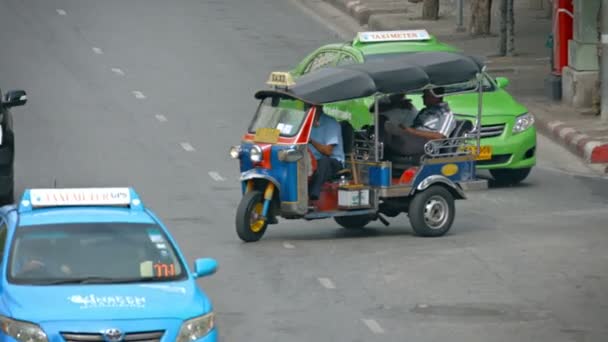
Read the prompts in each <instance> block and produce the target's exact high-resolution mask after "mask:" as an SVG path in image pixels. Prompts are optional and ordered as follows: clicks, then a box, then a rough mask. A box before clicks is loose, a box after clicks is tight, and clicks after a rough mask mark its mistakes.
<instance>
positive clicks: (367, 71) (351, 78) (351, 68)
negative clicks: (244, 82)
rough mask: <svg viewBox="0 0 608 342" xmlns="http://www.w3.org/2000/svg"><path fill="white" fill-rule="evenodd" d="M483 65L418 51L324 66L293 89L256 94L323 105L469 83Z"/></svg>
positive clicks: (458, 55) (460, 57)
mask: <svg viewBox="0 0 608 342" xmlns="http://www.w3.org/2000/svg"><path fill="white" fill-rule="evenodd" d="M483 67H484V65H483V63H482V62H481V61H480V60H479V59H477V58H474V57H471V56H467V55H464V54H461V53H456V52H417V53H411V54H403V55H395V56H387V57H386V58H383V59H380V60H374V61H369V62H366V63H362V64H351V65H345V66H339V67H326V68H322V69H319V70H317V71H314V72H311V73H309V74H306V75H304V76H302V77H300V78H298V79H297V81H296V84H295V85H294V86H293V87H291V88H289V89H286V90H262V91H258V92H257V93H256V94H255V97H256V98H257V99H263V98H265V97H269V96H281V97H286V98H296V99H299V100H301V101H303V102H306V103H308V104H312V105H323V104H327V103H332V102H339V101H345V100H350V99H355V98H362V97H367V96H371V95H373V94H375V93H384V94H389V93H404V92H410V91H414V90H420V89H423V88H433V87H441V86H448V85H452V84H458V83H466V82H470V81H471V80H473V79H475V77H476V75H477V74H478V73H480V72H482V70H483Z"/></svg>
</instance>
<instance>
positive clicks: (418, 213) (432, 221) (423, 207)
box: [408, 185, 456, 237]
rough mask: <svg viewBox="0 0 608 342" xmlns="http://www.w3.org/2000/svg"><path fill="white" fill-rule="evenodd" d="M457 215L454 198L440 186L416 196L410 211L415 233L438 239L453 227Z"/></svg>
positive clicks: (432, 187) (411, 203)
mask: <svg viewBox="0 0 608 342" xmlns="http://www.w3.org/2000/svg"><path fill="white" fill-rule="evenodd" d="M455 213H456V211H455V207H454V196H452V193H450V192H449V191H448V190H447V189H446V188H444V187H443V186H440V185H434V186H431V187H430V188H428V189H426V190H424V191H422V192H419V193H417V194H416V195H414V198H413V199H412V201H411V202H410V207H409V211H408V214H409V217H410V223H411V225H412V229H413V230H414V233H416V235H418V236H424V237H438V236H442V235H444V234H445V233H447V232H448V231H449V230H450V228H451V227H452V223H453V222H454V214H455Z"/></svg>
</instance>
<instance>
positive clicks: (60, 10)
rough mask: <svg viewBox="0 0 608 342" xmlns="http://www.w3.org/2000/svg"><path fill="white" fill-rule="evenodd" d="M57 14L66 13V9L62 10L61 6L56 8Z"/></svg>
mask: <svg viewBox="0 0 608 342" xmlns="http://www.w3.org/2000/svg"><path fill="white" fill-rule="evenodd" d="M57 14H59V15H66V14H68V13H67V12H66V11H64V10H62V9H61V8H58V9H57Z"/></svg>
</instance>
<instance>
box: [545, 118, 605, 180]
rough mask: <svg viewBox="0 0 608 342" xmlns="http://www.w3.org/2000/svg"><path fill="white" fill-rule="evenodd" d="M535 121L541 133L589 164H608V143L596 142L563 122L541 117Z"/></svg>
mask: <svg viewBox="0 0 608 342" xmlns="http://www.w3.org/2000/svg"><path fill="white" fill-rule="evenodd" d="M535 120H536V123H537V127H538V129H539V131H541V132H542V133H544V134H545V135H546V136H548V137H550V138H551V139H553V140H554V141H556V142H558V143H559V144H561V145H562V146H564V147H566V148H568V150H570V151H571V152H573V153H574V154H576V155H578V156H579V157H581V158H583V159H584V160H585V161H586V162H587V163H589V164H603V163H608V142H605V141H599V140H595V139H593V138H592V137H591V136H589V135H587V134H584V133H581V132H579V131H578V130H577V129H576V128H574V127H571V126H569V125H568V124H567V123H565V122H563V121H559V120H545V119H542V118H539V117H535ZM606 172H608V170H606Z"/></svg>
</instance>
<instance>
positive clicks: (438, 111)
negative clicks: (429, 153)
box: [385, 88, 456, 155]
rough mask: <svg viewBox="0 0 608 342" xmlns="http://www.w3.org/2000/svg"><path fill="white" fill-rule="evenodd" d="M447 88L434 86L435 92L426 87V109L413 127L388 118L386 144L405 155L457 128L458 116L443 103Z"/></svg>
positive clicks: (420, 113) (444, 137)
mask: <svg viewBox="0 0 608 342" xmlns="http://www.w3.org/2000/svg"><path fill="white" fill-rule="evenodd" d="M444 91H445V90H444V88H435V89H434V93H435V94H437V95H438V96H434V95H433V93H432V92H431V91H430V90H428V89H426V90H424V95H423V100H424V105H425V108H423V109H422V110H421V111H420V112H419V113H418V115H417V116H416V118H415V119H414V123H413V125H412V126H411V127H408V126H406V125H404V124H401V123H392V122H390V121H387V123H386V125H385V130H386V133H387V134H386V140H387V141H386V143H387V145H388V146H389V147H390V148H391V149H392V150H394V151H395V152H398V153H400V154H402V155H417V154H423V153H424V145H425V144H426V143H427V142H428V141H429V140H437V139H446V138H448V137H449V136H450V135H451V133H452V131H453V130H454V129H455V128H456V119H455V118H454V115H453V114H452V111H451V110H450V108H449V106H448V104H447V103H445V102H443V96H442V95H443V93H444Z"/></svg>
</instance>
